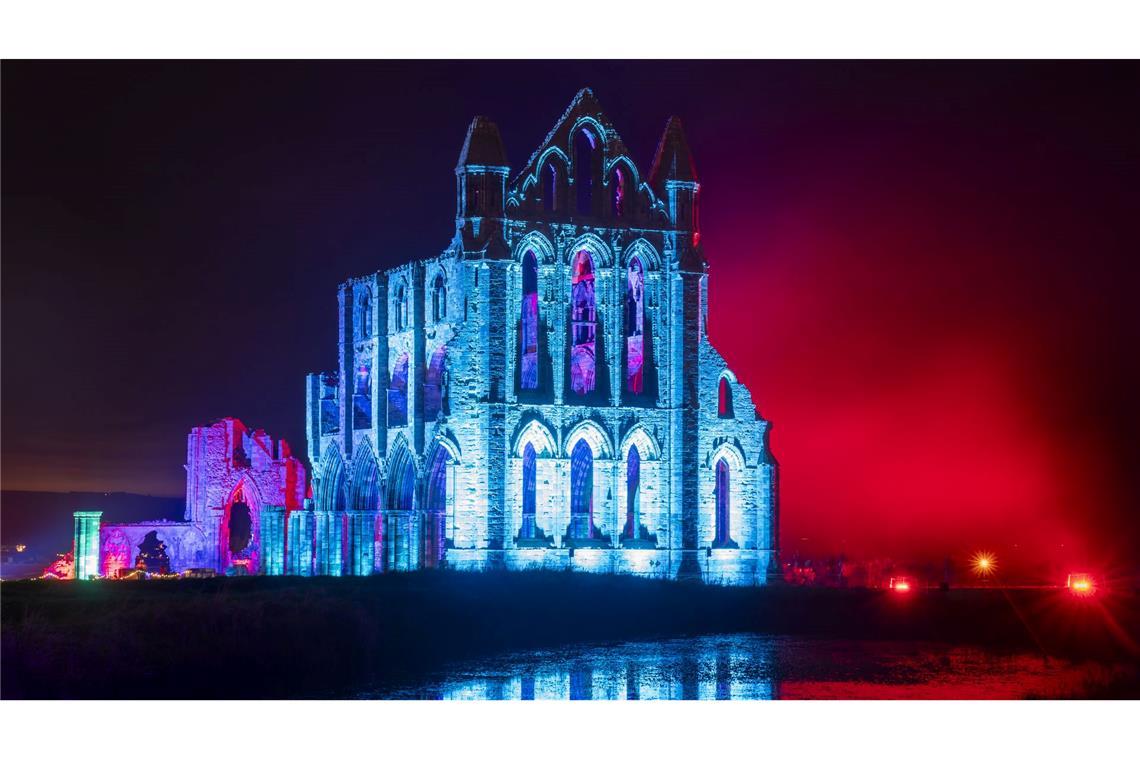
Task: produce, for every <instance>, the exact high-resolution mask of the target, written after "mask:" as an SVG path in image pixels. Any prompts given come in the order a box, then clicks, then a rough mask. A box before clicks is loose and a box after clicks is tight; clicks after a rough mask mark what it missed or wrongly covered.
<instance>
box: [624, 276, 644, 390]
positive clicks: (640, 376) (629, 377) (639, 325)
mask: <svg viewBox="0 0 1140 760" xmlns="http://www.w3.org/2000/svg"><path fill="white" fill-rule="evenodd" d="M625 280H626V281H625V331H624V332H625V391H626V392H627V393H632V394H634V395H641V394H642V393H643V392H644V391H645V383H644V380H645V371H644V370H645V355H646V345H645V344H646V332H647V331H646V329H645V265H644V264H642V262H641V259H640V258H639V257H638V256H636V255H634V256H633V257H632V258H630V260H629V266H628V267H627V269H626V278H625Z"/></svg>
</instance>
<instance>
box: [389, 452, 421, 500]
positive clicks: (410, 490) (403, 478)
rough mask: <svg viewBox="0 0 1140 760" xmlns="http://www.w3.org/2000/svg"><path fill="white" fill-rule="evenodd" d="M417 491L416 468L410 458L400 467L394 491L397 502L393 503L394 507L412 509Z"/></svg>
mask: <svg viewBox="0 0 1140 760" xmlns="http://www.w3.org/2000/svg"><path fill="white" fill-rule="evenodd" d="M415 492H416V468H415V465H413V464H412V461H411V459H410V458H409V459H408V460H406V461H405V462H404V466H403V467H402V468H400V470H399V472H398V475H397V479H396V487H395V489H394V491H393V494H392V495H393V496H394V497H395V503H394V504H392V508H394V509H411V508H412V506H413V502H414V500H415Z"/></svg>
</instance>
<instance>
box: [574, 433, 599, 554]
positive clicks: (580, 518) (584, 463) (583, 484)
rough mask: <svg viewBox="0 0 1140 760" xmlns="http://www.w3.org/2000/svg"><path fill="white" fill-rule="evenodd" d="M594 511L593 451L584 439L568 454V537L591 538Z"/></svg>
mask: <svg viewBox="0 0 1140 760" xmlns="http://www.w3.org/2000/svg"><path fill="white" fill-rule="evenodd" d="M593 512H594V453H593V452H592V451H591V450H590V444H588V443H586V441H585V440H580V441H578V443H577V444H575V445H574V450H573V451H572V452H571V454H570V537H571V538H592V531H593V525H592V522H593V521H592V519H591V517H592V515H593Z"/></svg>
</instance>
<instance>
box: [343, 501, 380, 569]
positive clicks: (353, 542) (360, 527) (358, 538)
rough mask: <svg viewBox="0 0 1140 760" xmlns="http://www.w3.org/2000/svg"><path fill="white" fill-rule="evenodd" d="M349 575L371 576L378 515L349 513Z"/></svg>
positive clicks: (361, 512) (359, 511) (363, 511)
mask: <svg viewBox="0 0 1140 760" xmlns="http://www.w3.org/2000/svg"><path fill="white" fill-rule="evenodd" d="M347 523H348V562H347V565H348V566H347V568H346V569H347V570H348V574H349V575H371V574H372V564H373V561H374V558H373V552H374V550H375V549H374V547H375V541H376V513H375V512H372V511H368V510H353V511H351V512H348V513H347Z"/></svg>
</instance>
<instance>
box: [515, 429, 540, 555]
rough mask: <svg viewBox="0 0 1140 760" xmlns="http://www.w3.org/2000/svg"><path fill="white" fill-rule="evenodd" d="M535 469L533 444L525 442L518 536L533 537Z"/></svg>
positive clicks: (534, 534)
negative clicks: (520, 523)
mask: <svg viewBox="0 0 1140 760" xmlns="http://www.w3.org/2000/svg"><path fill="white" fill-rule="evenodd" d="M535 469H536V457H535V454H534V446H533V445H532V444H529V443H528V444H527V445H526V448H525V449H523V458H522V526H521V529H520V530H519V538H535V537H536V535H537V531H536V530H535V494H534V487H535V480H536V478H535Z"/></svg>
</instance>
